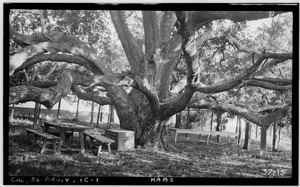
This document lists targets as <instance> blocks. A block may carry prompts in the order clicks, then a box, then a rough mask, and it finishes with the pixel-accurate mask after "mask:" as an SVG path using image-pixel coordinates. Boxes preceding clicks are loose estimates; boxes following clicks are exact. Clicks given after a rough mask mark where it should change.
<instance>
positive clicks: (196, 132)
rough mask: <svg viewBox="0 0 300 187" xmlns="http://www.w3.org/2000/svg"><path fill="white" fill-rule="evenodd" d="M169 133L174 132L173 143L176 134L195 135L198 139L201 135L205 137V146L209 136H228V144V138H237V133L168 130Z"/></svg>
mask: <svg viewBox="0 0 300 187" xmlns="http://www.w3.org/2000/svg"><path fill="white" fill-rule="evenodd" d="M169 131H174V132H175V138H174V140H175V143H176V140H177V135H178V134H186V135H187V134H196V135H199V139H200V137H201V135H207V141H206V145H208V143H209V138H210V137H211V136H217V135H219V136H228V140H227V141H228V142H229V137H230V136H231V137H232V136H233V137H238V136H239V133H234V132H224V131H223V132H221V131H201V130H193V129H177V128H169Z"/></svg>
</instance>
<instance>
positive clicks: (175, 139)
mask: <svg viewBox="0 0 300 187" xmlns="http://www.w3.org/2000/svg"><path fill="white" fill-rule="evenodd" d="M174 139H175V141H174V142H175V143H176V140H177V132H175V138H174Z"/></svg>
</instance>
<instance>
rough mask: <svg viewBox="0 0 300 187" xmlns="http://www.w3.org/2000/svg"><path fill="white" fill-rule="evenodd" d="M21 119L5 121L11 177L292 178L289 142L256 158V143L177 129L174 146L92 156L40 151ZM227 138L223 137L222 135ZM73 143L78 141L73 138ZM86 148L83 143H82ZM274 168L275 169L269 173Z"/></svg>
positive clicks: (88, 154) (257, 148)
mask: <svg viewBox="0 0 300 187" xmlns="http://www.w3.org/2000/svg"><path fill="white" fill-rule="evenodd" d="M26 127H29V125H26V124H15V125H10V126H9V150H8V151H9V163H8V165H9V171H8V172H9V175H10V176H64V177H65V176H84V177H85V176H97V177H208V178H210V177H212V178H215V177H216V178H229V177H235V178H236V177H238V178H274V177H276V178H277V177H280V178H288V177H291V175H292V174H291V169H292V163H291V160H292V154H291V149H290V146H286V145H285V144H284V145H283V144H282V145H281V144H280V145H279V147H278V151H277V152H271V150H270V149H268V155H269V156H268V157H267V158H266V159H262V158H260V157H259V156H258V155H259V142H258V141H253V142H252V143H251V148H250V150H243V149H242V148H241V147H239V146H237V145H236V143H235V141H234V139H231V142H229V143H227V141H225V138H224V142H226V143H216V139H215V137H213V138H211V141H210V144H209V145H208V146H207V145H206V142H205V140H206V137H204V136H203V137H202V138H201V139H200V141H199V137H198V136H196V135H189V138H188V139H186V137H185V135H182V134H180V135H179V136H178V141H177V143H176V144H174V143H173V138H174V137H173V135H170V141H169V142H170V145H172V146H174V148H175V149H174V150H173V151H168V152H167V151H158V152H152V151H149V150H145V149H134V150H130V151H118V152H117V151H114V150H113V151H112V154H111V155H108V154H107V153H106V151H105V147H104V151H103V153H102V154H101V156H100V157H97V156H95V154H96V151H97V150H95V149H88V150H89V151H88V152H87V153H86V155H81V154H78V153H76V152H63V153H62V154H61V155H59V156H57V155H53V153H52V152H46V153H44V154H40V153H39V151H40V149H41V148H40V147H39V146H38V145H35V146H32V145H31V143H30V142H28V141H26V131H25V128H26ZM226 140H227V138H226ZM70 143H72V144H77V146H78V137H75V138H74V139H73V140H72V142H70ZM86 146H87V147H88V144H87V145H86ZM271 171H276V172H271Z"/></svg>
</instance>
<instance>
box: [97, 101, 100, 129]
mask: <svg viewBox="0 0 300 187" xmlns="http://www.w3.org/2000/svg"><path fill="white" fill-rule="evenodd" d="M100 113H101V105H99V109H98V116H97V126H98V125H99V119H100Z"/></svg>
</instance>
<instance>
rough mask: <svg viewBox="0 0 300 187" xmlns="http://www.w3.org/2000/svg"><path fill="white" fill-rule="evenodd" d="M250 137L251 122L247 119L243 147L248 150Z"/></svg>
mask: <svg viewBox="0 0 300 187" xmlns="http://www.w3.org/2000/svg"><path fill="white" fill-rule="evenodd" d="M250 138H251V129H250V123H249V122H248V121H247V122H246V129H245V142H244V146H243V149H246V150H248V148H249V142H250Z"/></svg>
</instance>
